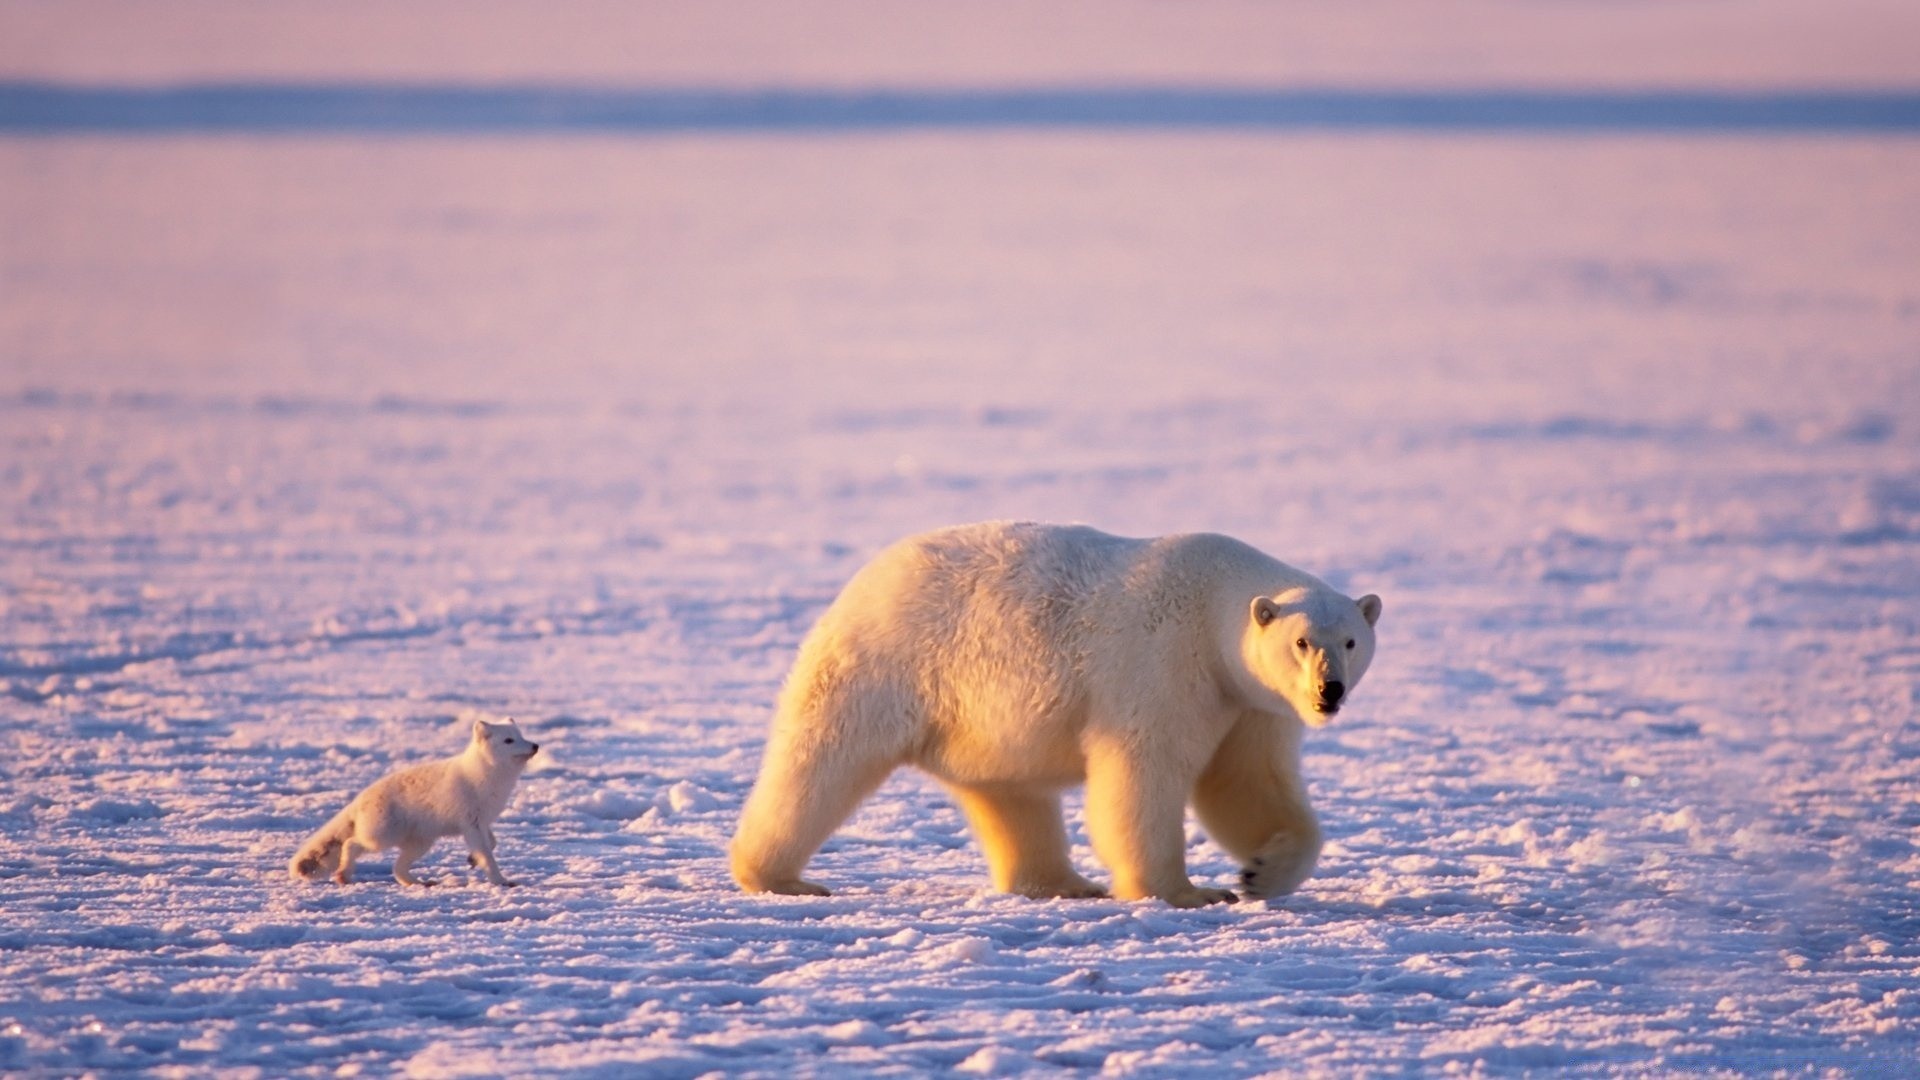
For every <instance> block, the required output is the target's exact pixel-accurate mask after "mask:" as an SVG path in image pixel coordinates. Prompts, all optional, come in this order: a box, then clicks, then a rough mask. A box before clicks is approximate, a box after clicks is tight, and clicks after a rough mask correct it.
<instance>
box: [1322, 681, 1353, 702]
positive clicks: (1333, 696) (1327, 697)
mask: <svg viewBox="0 0 1920 1080" xmlns="http://www.w3.org/2000/svg"><path fill="white" fill-rule="evenodd" d="M1346 693H1347V684H1346V683H1343V682H1340V681H1338V680H1334V681H1332V682H1329V683H1327V684H1326V685H1325V686H1322V687H1321V688H1320V704H1322V705H1325V706H1329V707H1331V706H1334V705H1338V704H1340V699H1341V698H1342V697H1344V696H1346Z"/></svg>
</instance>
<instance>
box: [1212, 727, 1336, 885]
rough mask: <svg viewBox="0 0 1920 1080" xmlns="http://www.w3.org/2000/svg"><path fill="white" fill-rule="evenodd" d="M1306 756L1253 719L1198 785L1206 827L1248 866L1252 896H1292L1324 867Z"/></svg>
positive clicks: (1246, 880) (1231, 737) (1244, 877)
mask: <svg viewBox="0 0 1920 1080" xmlns="http://www.w3.org/2000/svg"><path fill="white" fill-rule="evenodd" d="M1298 753H1299V751H1298V749H1297V748H1296V747H1295V746H1293V745H1291V744H1290V743H1287V742H1286V741H1284V740H1283V739H1282V738H1281V737H1280V736H1279V734H1278V733H1277V729H1276V726H1275V724H1274V721H1273V720H1272V719H1270V718H1267V717H1261V716H1250V717H1248V718H1246V719H1243V720H1241V721H1240V723H1238V724H1236V725H1235V726H1234V728H1233V730H1232V731H1230V732H1229V733H1228V734H1227V737H1226V739H1225V741H1223V742H1222V743H1221V744H1220V749H1219V750H1218V751H1217V752H1215V754H1214V756H1213V760H1212V761H1211V762H1209V763H1208V765H1207V768H1206V770H1205V771H1204V772H1202V773H1201V774H1200V780H1199V782H1198V783H1196V784H1195V785H1194V788H1193V808H1194V810H1195V811H1197V812H1198V813H1199V815H1200V823H1201V824H1202V825H1204V826H1205V827H1206V830H1207V835H1208V836H1210V837H1212V838H1213V841H1214V843H1217V844H1219V845H1220V846H1221V847H1223V848H1226V849H1227V851H1228V852H1230V853H1231V854H1232V855H1233V857H1234V858H1236V859H1239V860H1240V861H1241V862H1242V863H1243V864H1244V865H1245V870H1244V871H1243V872H1242V873H1241V875H1240V881H1241V884H1242V885H1244V886H1245V887H1246V890H1247V894H1248V895H1249V896H1256V897H1267V896H1285V895H1286V894H1287V893H1290V892H1292V891H1294V890H1295V889H1297V888H1299V887H1300V883H1301V882H1303V881H1305V880H1306V879H1307V876H1308V875H1309V874H1312V873H1313V867H1314V864H1315V863H1317V862H1318V861H1319V859H1320V842H1321V838H1320V825H1319V822H1317V821H1316V820H1314V816H1313V807H1312V806H1311V805H1309V804H1308V802H1307V792H1306V788H1305V784H1304V783H1303V781H1302V780H1301V778H1300V770H1299V766H1298Z"/></svg>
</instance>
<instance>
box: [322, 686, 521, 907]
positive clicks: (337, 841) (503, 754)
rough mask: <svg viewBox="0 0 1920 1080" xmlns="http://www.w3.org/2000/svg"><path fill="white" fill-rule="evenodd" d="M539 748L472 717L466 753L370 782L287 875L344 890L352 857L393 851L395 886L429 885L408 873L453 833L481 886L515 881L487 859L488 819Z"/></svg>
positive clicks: (516, 732)
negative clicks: (329, 880) (328, 880)
mask: <svg viewBox="0 0 1920 1080" xmlns="http://www.w3.org/2000/svg"><path fill="white" fill-rule="evenodd" d="M539 750H540V747H539V746H538V745H536V744H534V743H530V742H528V741H527V737H526V736H525V735H522V734H520V727H519V725H517V724H515V723H514V722H513V721H511V720H509V721H507V722H506V723H504V724H490V723H488V722H487V721H485V720H475V721H474V722H473V738H472V739H471V740H470V741H469V742H468V743H467V748H466V749H465V750H463V751H461V752H460V753H458V754H455V755H454V756H453V757H450V758H443V759H441V760H439V761H432V762H428V763H427V764H425V765H413V766H409V767H408V768H404V769H401V770H399V771H398V772H395V773H392V774H390V775H388V776H386V777H384V778H382V779H380V780H378V781H375V782H374V784H373V786H371V787H369V788H367V790H365V791H363V792H361V793H360V794H359V795H358V796H357V797H355V799H354V800H353V801H352V802H350V803H348V804H347V808H346V809H345V810H342V811H340V812H339V813H338V814H335V815H334V817H333V820H332V821H329V822H327V823H326V824H325V825H324V826H322V827H321V828H320V831H319V832H317V833H314V834H313V836H312V837H310V838H309V839H308V840H307V842H306V843H305V844H302V845H301V846H300V853H299V854H297V855H295V856H294V857H293V861H292V862H291V863H289V864H288V865H287V871H288V872H289V873H291V874H292V875H293V876H294V878H295V879H296V880H303V881H318V880H319V879H320V878H321V877H323V876H325V875H327V874H332V875H333V880H335V881H337V882H339V883H340V884H342V885H345V884H347V883H348V882H351V881H352V880H353V860H354V856H355V855H357V854H363V853H366V852H373V851H385V850H386V849H388V848H399V849H400V853H399V854H398V855H397V856H395V857H394V860H393V876H394V877H395V878H396V879H398V880H399V882H400V884H402V885H421V886H427V885H432V884H433V882H432V881H430V880H426V879H423V878H416V877H414V876H413V874H412V873H410V872H409V871H411V869H412V868H413V864H414V862H415V861H416V860H418V859H419V858H420V856H422V855H425V854H426V853H427V851H428V850H429V849H431V848H432V847H433V844H434V841H436V840H438V839H440V838H441V837H443V836H458V837H461V838H462V839H464V840H466V842H467V848H468V850H470V851H471V852H472V854H471V855H470V856H469V857H468V859H467V861H468V862H469V863H471V864H473V865H475V866H479V867H480V868H482V869H483V870H485V871H486V874H487V880H488V881H491V882H492V883H494V884H495V885H515V884H518V883H517V882H512V881H508V880H507V879H506V878H505V877H503V876H501V874H500V865H499V864H498V863H496V862H494V859H493V843H494V841H493V822H494V819H495V818H498V817H499V816H500V812H501V811H502V810H505V809H506V808H507V800H508V799H510V798H512V797H513V785H514V781H516V780H518V779H520V773H521V771H522V770H523V769H525V768H526V766H527V762H528V761H529V760H531V759H532V758H533V755H534V754H536V753H538V752H539Z"/></svg>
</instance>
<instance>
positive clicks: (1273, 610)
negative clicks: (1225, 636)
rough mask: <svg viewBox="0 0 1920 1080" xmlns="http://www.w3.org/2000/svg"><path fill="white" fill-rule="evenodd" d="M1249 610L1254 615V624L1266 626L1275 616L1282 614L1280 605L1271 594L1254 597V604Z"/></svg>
mask: <svg viewBox="0 0 1920 1080" xmlns="http://www.w3.org/2000/svg"><path fill="white" fill-rule="evenodd" d="M1248 610H1249V612H1250V613H1251V614H1252V616H1253V625H1255V626H1265V625H1267V624H1268V623H1270V622H1272V621H1273V619H1274V616H1276V615H1278V614H1280V605H1279V604H1276V603H1274V602H1273V598H1272V597H1270V596H1256V597H1254V598H1253V606H1252V607H1251V608H1250V609H1248Z"/></svg>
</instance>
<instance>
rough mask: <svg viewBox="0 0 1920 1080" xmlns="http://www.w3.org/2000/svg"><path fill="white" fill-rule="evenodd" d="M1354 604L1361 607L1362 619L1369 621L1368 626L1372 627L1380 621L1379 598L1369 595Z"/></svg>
mask: <svg viewBox="0 0 1920 1080" xmlns="http://www.w3.org/2000/svg"><path fill="white" fill-rule="evenodd" d="M1354 603H1356V604H1359V605H1360V617H1361V618H1363V619H1365V620H1367V625H1368V626H1372V625H1373V624H1375V623H1377V622H1379V621H1380V598H1379V597H1377V596H1375V595H1373V594H1372V593H1368V594H1367V595H1365V596H1363V597H1361V598H1360V599H1358V600H1355V601H1354Z"/></svg>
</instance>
